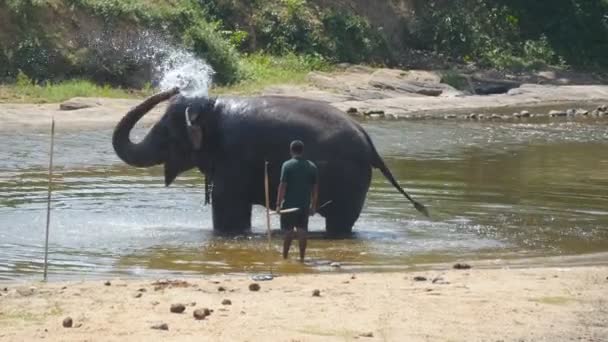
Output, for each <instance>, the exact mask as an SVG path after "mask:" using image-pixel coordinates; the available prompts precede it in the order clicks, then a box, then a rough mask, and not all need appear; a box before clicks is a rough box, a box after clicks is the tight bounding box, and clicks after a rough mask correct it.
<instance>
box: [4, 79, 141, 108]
mask: <svg viewBox="0 0 608 342" xmlns="http://www.w3.org/2000/svg"><path fill="white" fill-rule="evenodd" d="M151 93H152V89H151V88H147V89H144V90H142V91H140V92H136V93H134V92H127V91H125V90H123V89H120V88H114V87H112V86H110V85H103V86H99V85H96V84H94V83H92V82H90V81H86V80H70V81H64V82H60V83H51V82H46V83H44V84H43V85H40V84H37V83H36V82H34V81H33V80H32V79H30V78H29V77H28V76H27V75H26V74H25V73H23V72H21V71H20V72H19V73H18V74H17V77H16V81H15V84H14V86H12V87H0V95H1V96H0V97H2V98H10V99H11V101H12V102H15V101H27V102H36V103H44V102H62V101H65V100H68V99H70V98H73V97H108V98H130V97H141V96H145V95H149V94H151Z"/></svg>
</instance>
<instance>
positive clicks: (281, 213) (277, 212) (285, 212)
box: [270, 208, 300, 215]
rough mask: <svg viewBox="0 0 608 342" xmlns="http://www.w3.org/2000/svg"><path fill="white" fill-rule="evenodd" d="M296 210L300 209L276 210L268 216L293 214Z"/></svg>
mask: <svg viewBox="0 0 608 342" xmlns="http://www.w3.org/2000/svg"><path fill="white" fill-rule="evenodd" d="M298 210H300V208H289V209H283V210H277V211H273V212H272V213H270V215H283V214H289V213H295V212H296V211H298Z"/></svg>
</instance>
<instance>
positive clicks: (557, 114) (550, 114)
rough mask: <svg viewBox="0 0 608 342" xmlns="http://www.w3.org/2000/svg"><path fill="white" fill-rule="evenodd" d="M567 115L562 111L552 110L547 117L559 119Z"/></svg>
mask: <svg viewBox="0 0 608 342" xmlns="http://www.w3.org/2000/svg"><path fill="white" fill-rule="evenodd" d="M567 115H568V113H566V111H563V110H552V111H550V112H549V116H550V117H552V118H555V117H560V116H567Z"/></svg>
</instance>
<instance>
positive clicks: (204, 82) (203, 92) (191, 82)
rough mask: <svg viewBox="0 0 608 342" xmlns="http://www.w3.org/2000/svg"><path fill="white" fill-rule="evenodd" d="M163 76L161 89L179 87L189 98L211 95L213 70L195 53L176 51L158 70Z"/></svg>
mask: <svg viewBox="0 0 608 342" xmlns="http://www.w3.org/2000/svg"><path fill="white" fill-rule="evenodd" d="M158 73H159V74H160V75H162V77H161V79H160V84H159V86H160V89H161V90H168V89H171V88H173V87H179V89H180V90H181V93H182V94H183V95H185V96H188V97H201V96H207V95H208V94H209V87H210V86H211V82H212V76H213V74H214V71H213V68H211V66H210V65H209V64H207V63H205V61H203V60H202V59H200V58H198V57H196V56H195V55H194V54H193V53H191V52H188V51H184V50H178V49H174V50H173V51H172V52H171V53H170V54H169V55H168V56H167V57H166V58H165V60H164V61H163V62H162V64H161V66H160V67H159V68H158Z"/></svg>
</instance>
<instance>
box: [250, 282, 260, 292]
mask: <svg viewBox="0 0 608 342" xmlns="http://www.w3.org/2000/svg"><path fill="white" fill-rule="evenodd" d="M260 288H261V287H260V284H258V283H251V284H249V291H254V292H255V291H260Z"/></svg>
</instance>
